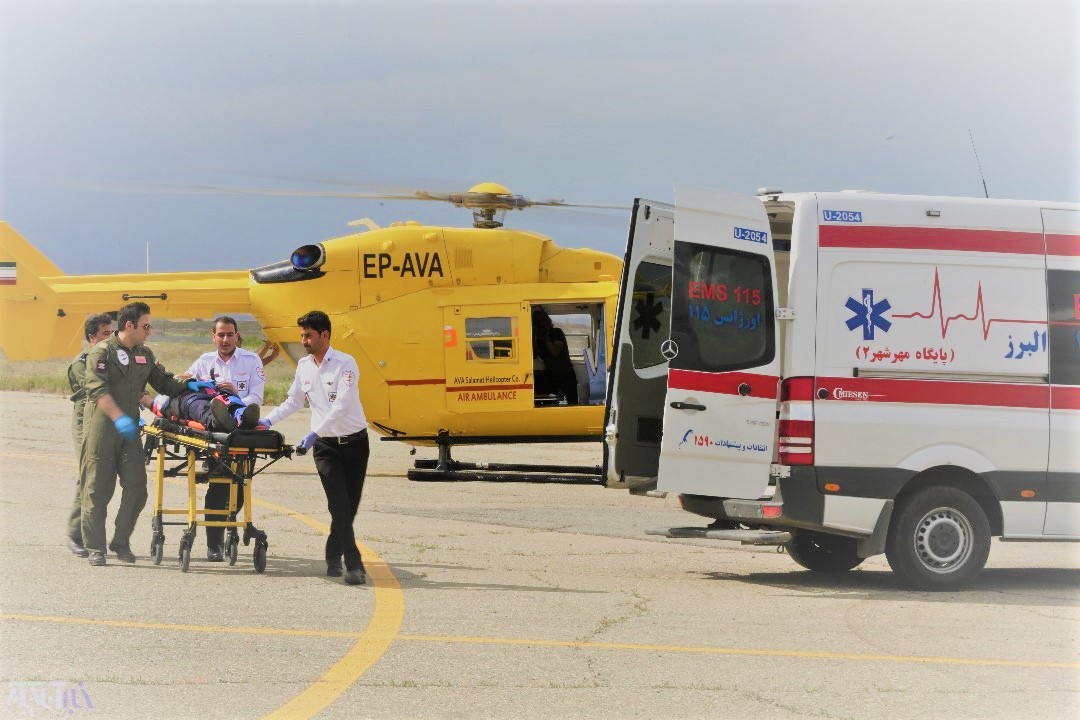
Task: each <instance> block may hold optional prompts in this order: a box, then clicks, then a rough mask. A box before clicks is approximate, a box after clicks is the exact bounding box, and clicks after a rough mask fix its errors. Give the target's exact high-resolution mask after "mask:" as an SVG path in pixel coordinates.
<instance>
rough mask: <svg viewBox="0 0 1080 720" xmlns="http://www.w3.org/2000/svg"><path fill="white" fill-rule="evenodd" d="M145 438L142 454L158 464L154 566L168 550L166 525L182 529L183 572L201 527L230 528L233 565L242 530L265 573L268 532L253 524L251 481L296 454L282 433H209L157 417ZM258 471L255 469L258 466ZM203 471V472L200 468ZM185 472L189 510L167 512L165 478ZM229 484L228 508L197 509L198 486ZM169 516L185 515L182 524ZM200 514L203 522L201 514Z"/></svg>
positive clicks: (153, 525)
mask: <svg viewBox="0 0 1080 720" xmlns="http://www.w3.org/2000/svg"><path fill="white" fill-rule="evenodd" d="M142 431H143V434H144V435H145V436H146V440H145V445H144V450H145V452H146V462H147V464H149V463H150V461H151V460H152V459H155V457H156V461H157V473H156V482H155V493H154V512H153V516H152V517H151V520H150V522H151V529H152V530H153V537H152V539H151V541H150V557H151V558H152V559H153V561H154V564H155V565H160V564H161V558H162V556H163V555H164V552H165V526H166V525H179V526H184V527H185V528H186V529H185V530H184V534H183V535H182V536H181V538H180V552H179V556H180V569H181V570H182V571H183V572H187V571H188V566H189V564H190V563H191V548H192V546H193V545H194V544H195V533H196V530H197V528H198V527H199V526H203V527H222V528H228V532H227V533H226V540H225V555H226V557H227V558H228V561H229V564H230V565H235V564H236V555H237V550H238V548H239V545H240V540H241V537H240V533H239V530H240V528H243V530H244V534H243V541H244V546H245V547H246V546H247V545H250V544H251V541H252V540H254V541H255V548H254V550H253V552H252V560H253V562H254V565H255V571H256V572H260V573H261V572H263V571H264V570H265V569H266V549H267V547H268V543H267V541H266V533H265V532H263V531H262V530H259V529H258V528H256V527H255V525H253V524H252V522H251V482H252V479H253V478H254V477H255V476H256V475H258V474H259V473H261V472H263V471H264V470H266V469H267V468H268V467H269V466H270V465H273V464H274V463H275V462H277V461H278V460H280V459H281V458H283V457H291V456H292V451H293V449H292V446H290V445H286V444H285V440H284V438H283V437H282V436H281V433H279V432H276V431H274V430H234V431H233V432H231V433H215V432H208V431H206V430H202V429H196V428H194V427H188V426H185V425H181V424H178V423H176V422H173V421H172V420H167V419H165V418H161V417H159V418H156V419H155V420H154V422H153V424H151V425H145V426H143V428H142ZM260 462H261V463H262V465H261V466H260V467H257V466H258V465H259V463H260ZM200 465H202V466H203V467H202V468H200V467H199V466H200ZM181 473H183V474H184V475H186V477H187V499H188V503H187V507H185V508H166V507H164V506H163V504H164V486H165V478H166V477H176V476H178V475H180V474H181ZM204 482H205V483H211V484H217V483H220V484H227V485H229V503H228V507H226V508H225V509H224V510H206V509H203V508H200V507H198V503H197V498H196V493H195V486H196V485H197V484H200V483H204ZM240 493H243V498H244V508H243V511H244V513H243V519H242V520H238V519H237V517H236V515H237V512H238V508H237V504H238V503H237V501H238V499H239V498H240ZM167 515H182V516H186V519H185V520H182V521H175V520H174V521H166V520H165V516H167ZM200 515H201V516H202V518H201V519H200V517H199V516H200Z"/></svg>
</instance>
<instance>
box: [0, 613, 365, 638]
mask: <svg viewBox="0 0 1080 720" xmlns="http://www.w3.org/2000/svg"><path fill="white" fill-rule="evenodd" d="M0 620H20V621H23V622H41V623H59V624H62V625H63V624H67V625H97V626H102V627H115V628H127V629H129V630H168V631H171V632H193V633H211V634H216V633H221V634H226V635H285V636H291V637H318V638H351V639H357V638H359V637H361V636H362V633H359V632H344V631H341V630H290V629H288V628H270V627H243V626H241V627H227V626H224V625H184V624H176V623H155V622H138V621H135V620H102V619H100V618H86V617H70V616H56V617H54V616H49V615H27V614H25V613H0Z"/></svg>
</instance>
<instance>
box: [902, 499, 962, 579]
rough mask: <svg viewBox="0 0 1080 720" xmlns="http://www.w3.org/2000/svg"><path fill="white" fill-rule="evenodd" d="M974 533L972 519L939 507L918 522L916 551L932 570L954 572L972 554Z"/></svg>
mask: <svg viewBox="0 0 1080 720" xmlns="http://www.w3.org/2000/svg"><path fill="white" fill-rule="evenodd" d="M972 534H973V530H972V527H971V522H970V521H969V520H968V519H967V518H966V517H965V516H964V515H963V514H962V513H960V512H958V511H957V510H956V509H954V508H947V507H942V508H935V509H933V510H931V511H930V512H928V513H926V514H925V515H924V516H923V518H922V520H920V521H919V522H918V524H917V525H916V526H915V538H914V541H915V555H916V556H917V557H918V558H919V561H920V562H921V563H922V565H923V567H925V568H926V569H927V570H929V571H931V572H935V573H950V572H953V571H955V570H957V569H958V568H961V567H963V565H964V563H966V562H967V559H968V558H969V557H970V556H971V551H972Z"/></svg>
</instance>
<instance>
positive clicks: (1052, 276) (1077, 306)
mask: <svg viewBox="0 0 1080 720" xmlns="http://www.w3.org/2000/svg"><path fill="white" fill-rule="evenodd" d="M1046 284H1047V295H1048V299H1049V301H1050V308H1049V309H1050V327H1048V328H1047V333H1048V335H1049V338H1048V340H1049V342H1048V345H1049V349H1050V382H1051V384H1053V385H1080V272H1076V271H1071V270H1048V271H1047V273H1046Z"/></svg>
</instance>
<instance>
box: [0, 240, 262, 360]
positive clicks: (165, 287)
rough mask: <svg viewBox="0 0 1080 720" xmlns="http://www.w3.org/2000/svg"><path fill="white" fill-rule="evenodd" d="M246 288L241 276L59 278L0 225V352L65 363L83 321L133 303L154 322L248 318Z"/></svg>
mask: <svg viewBox="0 0 1080 720" xmlns="http://www.w3.org/2000/svg"><path fill="white" fill-rule="evenodd" d="M250 282H251V279H250V275H249V273H248V272H247V271H245V270H235V271H224V272H189V273H152V274H129V275H65V274H64V273H63V272H62V271H61V270H60V269H59V268H58V267H57V266H56V265H54V264H53V263H52V262H51V261H50V260H49V259H48V258H47V257H45V256H44V255H43V254H42V253H41V252H40V251H38V250H37V248H35V247H34V246H33V245H31V244H30V243H29V242H27V241H26V239H25V238H23V237H22V236H21V235H19V233H18V232H16V231H15V229H14V228H12V227H11V226H10V225H9V224H8V223H6V222H3V221H0V349H3V351H4V354H5V355H6V356H7V357H8V359H10V360H44V359H48V358H63V357H72V356H74V355H75V354H76V353H77V352H78V350H79V347H80V346H81V345H82V341H83V337H82V334H83V322H84V321H85V319H86V316H87V315H89V314H91V313H100V312H107V311H111V310H117V309H119V308H120V307H121V306H123V305H125V304H127V303H129V302H132V301H135V300H142V301H143V302H146V303H147V304H148V305H150V308H151V311H152V312H153V314H154V315H155V316H157V317H167V318H203V317H213V316H214V315H217V314H221V313H235V314H243V313H248V312H250V310H251V302H250V299H249V295H248V286H249V284H250Z"/></svg>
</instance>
